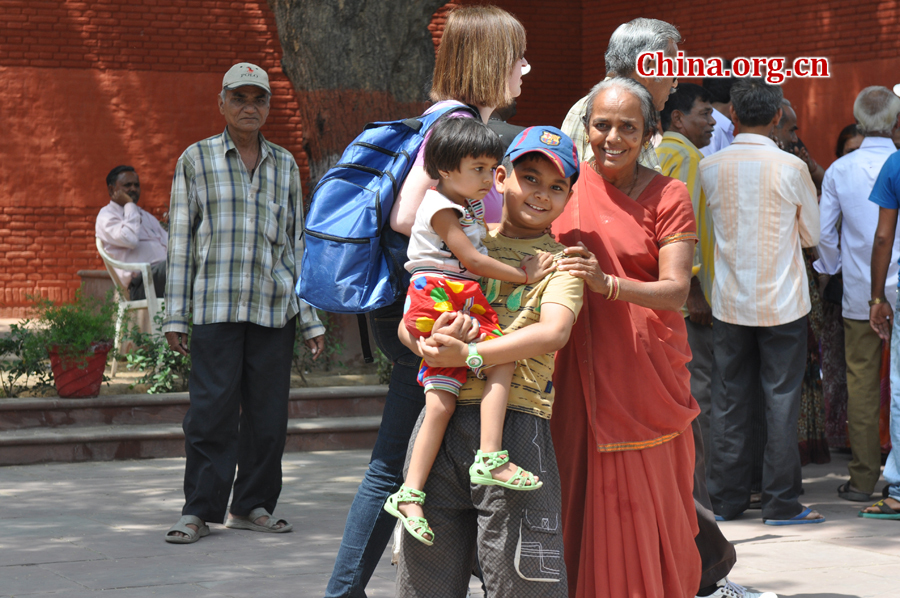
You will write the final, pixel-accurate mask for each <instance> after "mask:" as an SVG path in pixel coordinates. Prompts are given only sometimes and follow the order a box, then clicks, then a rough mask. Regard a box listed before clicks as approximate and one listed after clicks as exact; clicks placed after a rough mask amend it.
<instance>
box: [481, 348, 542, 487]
mask: <svg viewBox="0 0 900 598" xmlns="http://www.w3.org/2000/svg"><path fill="white" fill-rule="evenodd" d="M515 370H516V364H514V363H504V364H503V365H498V366H494V367H492V368H488V369H486V370H484V373H485V383H484V395H482V397H481V452H482V453H495V452H497V451H502V450H503V422H504V421H505V420H506V405H507V403H508V402H509V388H510V385H511V383H512V378H513V374H514V373H515ZM518 469H519V468H518V467H517V466H516V465H515V464H514V463H513V462H512V461H509V462H507V463H506V465H501V466H500V467H498V468H497V469H493V470H491V477H492V478H494V479H495V480H500V481H501V482H508V481H509V479H510V478H511V477H513V476H514V475H515V473H516V471H518ZM537 479H538V478H537V476H535V481H537Z"/></svg>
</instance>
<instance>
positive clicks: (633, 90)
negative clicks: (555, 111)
mask: <svg viewBox="0 0 900 598" xmlns="http://www.w3.org/2000/svg"><path fill="white" fill-rule="evenodd" d="M607 89H618V90H621V91H627V92H628V93H630V94H632V95H634V96H635V97H636V98H637V99H638V101H639V102H640V103H641V116H643V117H644V134H646V133H647V131H651V130H653V129H655V128H656V122H657V121H658V120H659V112H657V111H656V108H655V107H654V105H653V96H651V95H650V92H649V91H647V88H646V87H644V86H643V85H641V84H640V83H638V82H637V81H635V80H634V79H629V78H627V77H613V78H612V79H606V80H605V81H601V82H600V83H598V84H596V85H594V87H593V88H592V89H591V91H590V93H589V94H588V96H587V102H585V104H584V114H583V115H582V117H581V122H582V123H583V124H584V128H585V129H590V120H591V114H592V113H593V112H594V100H596V99H597V96H599V95H600V94H601V93H602V92H604V91H606V90H607Z"/></svg>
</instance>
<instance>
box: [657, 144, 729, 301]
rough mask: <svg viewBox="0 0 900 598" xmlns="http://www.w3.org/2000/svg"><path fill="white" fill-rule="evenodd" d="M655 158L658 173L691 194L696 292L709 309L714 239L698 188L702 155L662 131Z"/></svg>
mask: <svg viewBox="0 0 900 598" xmlns="http://www.w3.org/2000/svg"><path fill="white" fill-rule="evenodd" d="M656 154H657V155H658V156H659V164H660V167H661V168H662V171H661V172H662V173H663V174H664V175H666V176H667V177H672V178H673V179H678V180H679V181H681V182H682V183H684V184H685V185H686V186H687V190H688V193H690V194H691V203H692V204H693V206H694V219H695V220H696V221H697V236H698V237H699V238H700V242H699V243H697V247H696V248H695V249H694V270H695V272H696V274H695V275H696V276H697V278H699V279H700V288H701V289H703V296H704V297H706V302H707V303H709V304H710V305H712V284H713V276H714V273H715V268H714V264H713V262H714V260H715V250H716V236H715V233H714V232H713V223H712V218H711V217H710V213H709V210H707V209H706V194H705V193H704V192H703V187H702V186H701V185H700V160H702V159H703V154H701V153H700V150H698V149H697V147H696V146H695V145H694V144H693V143H691V142H690V140H688V138H687V137H685V136H684V135H682V134H680V133H675V132H674V131H666V133H665V135H663V140H662V143H660V144H659V147H657V148H656ZM685 316H687V314H686V313H685Z"/></svg>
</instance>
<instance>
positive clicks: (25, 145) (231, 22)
mask: <svg viewBox="0 0 900 598" xmlns="http://www.w3.org/2000/svg"><path fill="white" fill-rule="evenodd" d="M2 14H3V18H2V19H0V90H2V97H3V101H4V116H5V119H4V120H5V121H6V122H5V126H6V127H7V130H6V131H5V135H4V137H5V138H6V140H7V141H11V142H10V143H4V144H2V147H0V304H2V305H0V315H3V316H20V315H22V312H23V310H22V309H21V308H18V309H17V308H16V307H17V306H23V305H26V303H27V301H26V299H25V295H26V294H31V293H40V294H44V295H46V296H49V297H51V298H53V299H67V298H69V297H71V296H72V293H73V292H74V289H76V288H77V287H78V285H79V280H78V277H77V275H76V272H77V271H78V270H81V269H99V268H102V264H101V262H100V260H99V258H98V257H97V253H96V250H95V249H94V241H93V228H94V219H95V216H96V214H97V212H98V211H99V209H100V208H101V207H102V206H103V205H105V204H106V203H108V201H109V198H108V195H107V193H106V186H105V183H104V179H105V177H106V173H107V172H109V170H110V169H111V168H112V167H113V166H116V165H117V164H131V165H133V166H134V167H135V168H136V169H137V170H138V173H139V174H140V176H141V183H142V186H143V194H142V198H141V206H142V207H144V208H145V209H147V210H149V211H151V212H153V213H155V214H157V215H160V214H162V212H164V211H165V210H166V209H167V207H168V195H169V187H170V184H171V178H172V171H173V167H174V164H175V161H176V160H177V158H178V156H179V155H180V154H181V152H182V151H183V150H184V149H185V148H186V147H187V146H188V145H189V144H191V143H193V142H195V141H197V140H199V139H203V138H205V137H208V136H210V135H215V134H217V133H219V132H220V131H221V130H222V129H223V127H224V123H223V121H222V117H221V115H220V114H219V113H218V110H217V108H216V98H215V94H216V93H217V92H218V90H219V89H220V88H221V77H222V75H223V74H224V72H225V71H226V70H227V69H228V67H230V66H231V65H232V64H234V63H235V62H238V61H249V62H253V63H256V64H259V65H260V66H262V67H263V68H265V69H266V70H267V71H268V73H269V76H270V79H271V82H272V91H273V96H274V97H273V101H272V111H271V113H270V115H269V120H268V123H267V124H266V127H265V129H264V132H265V134H266V136H267V138H269V139H270V140H272V141H273V142H275V143H277V144H279V145H283V146H285V147H287V148H288V149H289V150H291V151H292V152H293V153H294V155H295V156H296V158H297V162H298V163H299V164H300V167H301V169H302V170H304V174H305V168H306V163H305V155H304V154H303V152H302V149H301V148H302V145H301V136H302V131H301V125H300V120H299V117H298V116H297V104H296V100H295V98H294V93H293V89H292V88H291V85H290V83H289V82H288V80H287V79H286V78H285V77H284V75H283V74H282V72H281V69H280V60H281V47H280V45H279V43H278V38H277V35H276V29H275V21H274V17H273V15H272V13H271V11H270V10H269V8H268V6H267V4H266V2H265V1H264V0H256V1H254V0H249V1H241V2H221V1H212V0H210V1H206V0H191V1H188V0H105V1H104V0H99V1H92V2H73V1H53V2H46V1H45V2H42V1H38V0H5V1H4V2H2Z"/></svg>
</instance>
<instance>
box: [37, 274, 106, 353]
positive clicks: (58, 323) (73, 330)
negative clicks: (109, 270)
mask: <svg viewBox="0 0 900 598" xmlns="http://www.w3.org/2000/svg"><path fill="white" fill-rule="evenodd" d="M28 298H29V299H30V300H32V301H34V312H35V318H34V324H35V328H34V333H33V334H34V337H35V339H36V340H35V342H38V343H40V344H41V345H42V346H43V347H44V348H46V349H50V348H52V347H55V348H56V349H57V351H58V352H59V354H60V357H62V359H63V360H64V361H73V362H75V364H76V365H77V366H78V367H84V366H85V365H86V364H87V356H88V351H89V349H90V348H91V346H92V345H93V344H95V343H102V342H111V341H112V340H113V337H114V336H115V334H116V323H115V316H116V303H115V301H113V294H112V291H110V292H109V293H107V294H106V297H104V298H103V299H97V298H96V297H91V296H88V295H85V294H84V293H82V292H81V289H79V290H77V291H75V301H73V302H72V303H54V302H53V301H50V300H49V299H47V298H44V297H33V296H29V297H28Z"/></svg>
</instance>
